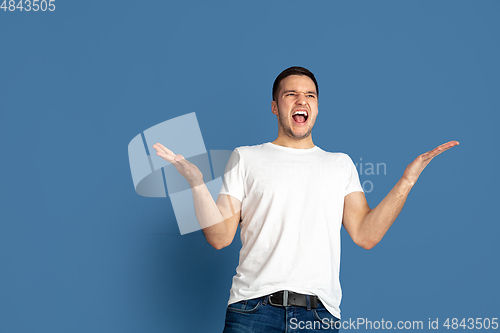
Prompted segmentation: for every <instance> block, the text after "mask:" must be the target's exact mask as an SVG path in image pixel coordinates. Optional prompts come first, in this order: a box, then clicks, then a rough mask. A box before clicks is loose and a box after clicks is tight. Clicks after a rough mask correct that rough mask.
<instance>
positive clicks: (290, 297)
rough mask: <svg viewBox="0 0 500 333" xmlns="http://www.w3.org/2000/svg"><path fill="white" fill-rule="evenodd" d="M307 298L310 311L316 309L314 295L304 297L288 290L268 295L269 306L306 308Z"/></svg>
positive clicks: (316, 298)
mask: <svg viewBox="0 0 500 333" xmlns="http://www.w3.org/2000/svg"><path fill="white" fill-rule="evenodd" d="M307 296H309V305H310V307H311V309H316V308H317V307H318V297H317V296H316V295H304V294H299V293H294V292H293V291H289V290H281V291H277V292H275V293H272V294H270V295H269V304H271V305H274V306H290V305H295V306H303V307H305V308H308V307H309V306H308V304H307Z"/></svg>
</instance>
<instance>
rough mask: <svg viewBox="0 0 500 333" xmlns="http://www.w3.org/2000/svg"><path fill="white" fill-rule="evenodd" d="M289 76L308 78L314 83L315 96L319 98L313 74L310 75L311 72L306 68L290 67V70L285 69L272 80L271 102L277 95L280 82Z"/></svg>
mask: <svg viewBox="0 0 500 333" xmlns="http://www.w3.org/2000/svg"><path fill="white" fill-rule="evenodd" d="M290 75H305V76H307V77H309V78H310V79H311V80H312V81H313V82H314V85H315V86H316V94H317V95H318V97H319V88H318V82H317V81H316V78H315V77H314V74H313V73H311V71H310V70H308V69H307V68H304V67H299V66H292V67H290V68H287V69H285V70H284V71H283V72H281V73H280V74H279V75H278V76H277V77H276V80H274V84H273V101H276V94H277V93H278V89H279V86H280V83H281V81H283V80H284V79H285V78H287V77H288V76H290Z"/></svg>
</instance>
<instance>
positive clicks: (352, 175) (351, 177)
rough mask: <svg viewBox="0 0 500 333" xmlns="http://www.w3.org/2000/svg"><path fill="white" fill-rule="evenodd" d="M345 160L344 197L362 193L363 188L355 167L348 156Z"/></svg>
mask: <svg viewBox="0 0 500 333" xmlns="http://www.w3.org/2000/svg"><path fill="white" fill-rule="evenodd" d="M346 158H347V182H346V187H345V194H344V196H346V195H348V194H349V193H352V192H363V193H364V191H363V187H362V186H361V183H360V181H359V175H358V170H356V166H355V165H354V163H353V161H352V159H351V158H350V157H349V155H346Z"/></svg>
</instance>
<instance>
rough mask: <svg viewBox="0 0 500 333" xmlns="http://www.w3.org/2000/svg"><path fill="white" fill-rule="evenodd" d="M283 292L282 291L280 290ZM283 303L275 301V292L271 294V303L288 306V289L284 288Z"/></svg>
mask: <svg viewBox="0 0 500 333" xmlns="http://www.w3.org/2000/svg"><path fill="white" fill-rule="evenodd" d="M280 292H281V291H280ZM282 292H283V304H278V303H273V299H272V297H273V294H271V295H269V304H271V305H274V306H279V307H285V306H288V290H283V291H282Z"/></svg>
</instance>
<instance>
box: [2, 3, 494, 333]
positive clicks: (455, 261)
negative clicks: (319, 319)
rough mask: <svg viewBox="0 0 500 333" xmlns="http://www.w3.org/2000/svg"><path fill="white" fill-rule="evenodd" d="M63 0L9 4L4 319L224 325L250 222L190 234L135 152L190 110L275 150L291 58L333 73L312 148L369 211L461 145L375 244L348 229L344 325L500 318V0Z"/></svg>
mask: <svg viewBox="0 0 500 333" xmlns="http://www.w3.org/2000/svg"><path fill="white" fill-rule="evenodd" d="M16 4H17V1H16ZM55 5H56V10H55V11H53V12H49V11H45V12H42V11H38V12H33V11H31V12H26V11H22V12H21V11H20V10H19V9H16V10H15V11H12V12H11V11H9V10H8V9H7V10H6V11H4V10H3V9H2V10H0V50H1V51H0V136H1V137H0V149H1V163H0V177H1V178H0V214H1V215H0V332H2V333H3V332H5V333H21V332H22V333H25V332H51V333H56V332H61V333H62V332H64V333H66V332H73V333H80V332H86V333H87V332H120V333H128V332H151V333H152V332H208V333H210V332H221V331H222V327H223V324H224V315H225V308H226V303H227V300H228V297H229V288H230V286H231V279H232V276H233V275H234V274H235V268H236V265H237V262H238V251H239V248H240V246H241V243H240V240H239V234H237V236H236V238H235V240H234V242H233V244H232V245H231V246H230V247H228V248H225V249H223V250H220V251H217V250H215V249H213V248H212V247H211V246H210V245H209V244H208V243H207V242H206V241H205V239H204V236H203V233H202V232H201V231H198V232H195V233H192V234H188V235H184V236H181V235H180V234H179V231H178V228H177V224H176V221H175V216H174V213H173V209H172V206H171V203H170V200H169V199H165V198H162V199H161V198H146V197H141V196H139V195H138V194H136V192H135V190H134V187H133V183H132V178H131V172H130V168H129V162H128V154H127V146H128V143H129V142H130V140H131V139H132V138H133V137H134V136H136V135H137V134H139V133H140V132H142V131H143V130H145V129H147V128H149V127H151V126H154V125H156V124H158V123H160V122H163V121H165V120H168V119H171V118H174V117H177V116H180V115H183V114H186V113H189V112H196V115H197V118H198V121H199V124H200V128H201V131H202V133H203V138H204V140H205V145H206V148H207V149H208V150H211V149H225V150H232V149H234V148H235V147H237V146H241V145H254V144H260V143H263V142H268V141H272V140H274V139H275V138H276V135H277V125H276V117H275V116H273V115H272V114H271V111H270V106H271V87H272V82H273V80H274V78H275V77H276V76H277V75H278V74H279V72H281V71H282V70H283V69H285V68H287V67H289V66H293V65H300V66H304V67H307V68H309V69H310V70H312V71H313V72H314V73H315V74H316V77H317V79H318V81H319V87H320V113H319V116H318V120H317V122H316V126H315V128H314V131H313V138H314V142H315V144H316V145H318V146H320V147H321V148H323V149H325V150H327V151H337V152H345V153H348V154H349V155H350V156H351V158H352V159H353V161H354V162H355V163H358V166H359V167H360V168H361V167H363V168H364V170H363V172H361V175H360V178H361V181H362V182H363V183H364V184H365V186H367V187H365V189H366V190H367V194H366V196H367V199H368V202H369V204H370V206H371V207H372V208H373V207H375V206H376V205H377V204H378V203H379V202H380V201H381V200H382V199H383V197H384V196H385V195H386V194H387V193H388V192H389V190H390V189H391V188H392V186H394V184H395V183H396V182H397V180H398V179H399V178H400V177H401V175H402V173H403V171H404V169H405V167H406V165H407V164H409V163H410V162H411V161H412V160H413V159H414V158H416V157H417V156H418V155H419V154H421V153H424V152H426V151H428V150H431V149H433V148H434V147H436V146H438V145H439V144H441V143H444V142H447V141H449V140H458V141H459V142H460V145H459V146H457V147H455V148H453V149H451V150H449V151H447V152H445V153H444V154H442V155H440V156H438V157H437V158H435V159H434V160H433V161H432V162H431V164H430V165H429V166H428V167H427V168H426V169H425V171H424V172H423V174H422V176H421V177H420V179H419V181H418V183H417V184H416V186H415V187H414V188H413V190H412V192H411V193H410V195H409V198H408V201H407V203H406V205H405V207H404V209H403V211H402V213H401V214H400V216H399V217H398V219H397V220H396V222H395V224H394V225H393V227H392V228H391V229H390V230H389V232H388V233H387V235H386V237H385V238H384V239H383V241H382V242H381V243H380V244H379V245H377V246H376V247H375V248H374V249H372V250H370V251H366V250H363V249H361V248H359V247H357V246H356V245H354V243H353V242H352V241H351V239H350V238H349V236H348V235H347V233H345V231H344V232H343V244H342V265H341V283H342V286H343V301H342V305H341V310H342V319H343V320H349V318H351V319H352V320H356V319H357V318H366V319H368V320H371V321H380V320H381V319H384V320H385V321H387V320H391V321H392V322H393V323H394V325H395V324H396V322H397V321H400V320H401V321H423V323H424V328H425V329H427V328H428V327H427V326H428V321H429V318H431V319H432V320H435V319H436V318H439V324H440V329H439V331H446V328H445V327H443V326H442V323H443V322H444V321H445V320H446V318H459V319H461V318H495V317H496V318H498V317H500V302H499V301H498V300H499V297H500V286H499V284H498V281H499V278H500V270H499V265H498V258H499V254H500V245H499V242H498V236H499V233H500V224H499V219H498V210H497V200H498V188H499V185H500V184H499V178H500V177H499V175H498V174H497V167H498V165H499V162H500V159H499V157H498V139H497V136H496V134H497V133H496V131H497V128H498V125H499V119H500V118H499V115H498V114H499V109H500V98H499V91H500V82H499V77H500V66H499V62H498V59H500V43H499V40H500V39H499V32H500V21H499V20H498V17H499V14H500V2H498V1H475V2H474V1H433V2H431V1H373V0H371V1H332V0H311V1H296V0H290V1H199V2H194V1H186V2H181V1H148V2H138V1H78V2H77V1H71V2H70V1H60V0H58V1H56V2H55ZM164 144H165V145H166V146H168V142H164ZM149 148H150V149H151V147H149ZM176 153H182V152H176ZM368 163H373V164H374V165H376V163H384V164H385V166H386V169H385V171H384V169H380V170H379V172H378V174H377V173H376V170H375V172H365V171H366V170H367V167H368V166H369V164H368ZM359 171H360V169H359ZM372 173H375V174H372ZM368 191H369V192H368ZM490 330H491V329H490ZM499 330H500V328H499ZM410 331H411V330H410Z"/></svg>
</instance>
